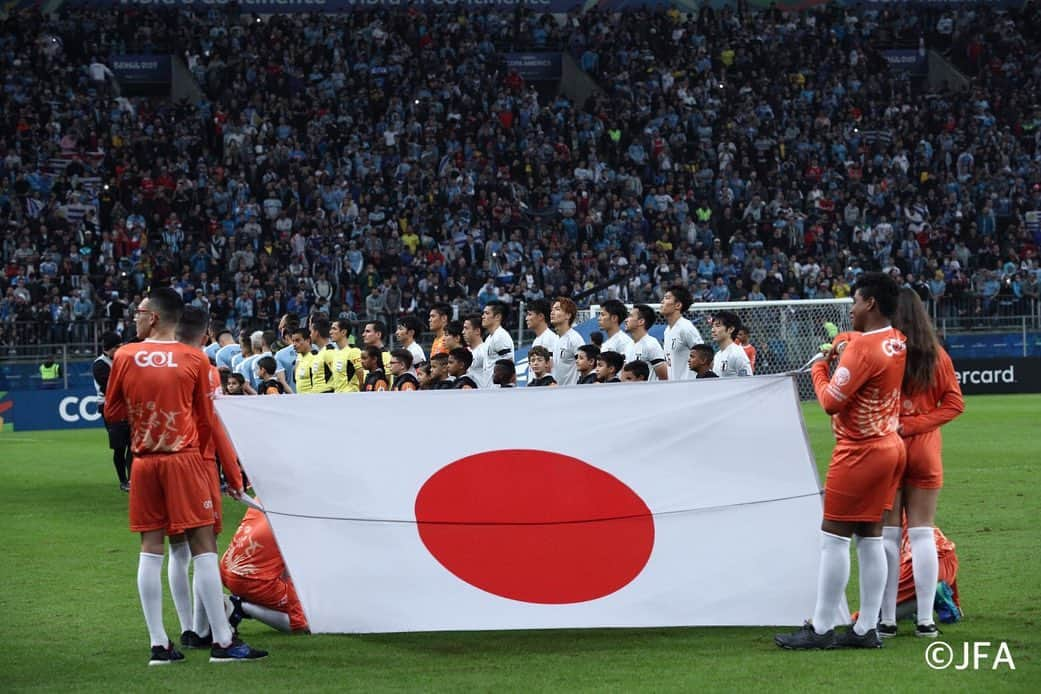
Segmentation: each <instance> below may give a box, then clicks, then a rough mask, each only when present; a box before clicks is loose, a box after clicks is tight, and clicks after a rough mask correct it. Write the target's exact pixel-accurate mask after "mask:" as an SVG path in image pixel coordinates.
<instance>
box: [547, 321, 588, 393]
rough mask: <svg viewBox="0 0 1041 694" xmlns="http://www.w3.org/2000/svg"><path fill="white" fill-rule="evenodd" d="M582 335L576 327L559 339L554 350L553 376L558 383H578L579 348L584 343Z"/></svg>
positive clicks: (563, 384)
mask: <svg viewBox="0 0 1041 694" xmlns="http://www.w3.org/2000/svg"><path fill="white" fill-rule="evenodd" d="M584 344H585V342H583V341H582V336H581V335H579V334H578V332H577V331H576V330H574V329H571V330H568V331H567V332H566V333H564V334H563V335H561V336H560V339H558V340H557V347H556V351H554V352H553V378H555V379H556V381H557V385H560V386H573V385H575V384H576V383H578V364H577V361H576V360H577V358H578V348H579V347H581V346H582V345H584Z"/></svg>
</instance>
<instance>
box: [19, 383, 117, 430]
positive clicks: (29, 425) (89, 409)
mask: <svg viewBox="0 0 1041 694" xmlns="http://www.w3.org/2000/svg"><path fill="white" fill-rule="evenodd" d="M103 426H105V423H104V421H102V418H101V413H100V412H99V411H98V397H97V393H96V392H95V391H94V389H93V388H70V389H69V390H12V391H7V392H3V391H0V432H2V431H5V430H6V431H12V430H13V431H39V430H43V429H89V428H94V427H103Z"/></svg>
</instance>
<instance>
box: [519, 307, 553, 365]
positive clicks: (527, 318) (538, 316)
mask: <svg viewBox="0 0 1041 694" xmlns="http://www.w3.org/2000/svg"><path fill="white" fill-rule="evenodd" d="M549 314H550V306H549V302H548V301H546V300H545V299H535V300H533V301H529V302H528V303H527V305H526V306H525V307H524V323H525V325H527V327H528V330H530V331H531V332H532V333H534V335H535V338H534V339H533V340H532V342H531V346H532V347H545V348H546V349H548V350H549V352H550V354H554V353H555V348H556V346H557V334H556V332H554V331H553V330H551V329H550V326H549Z"/></svg>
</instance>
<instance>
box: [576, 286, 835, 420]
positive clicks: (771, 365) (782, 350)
mask: <svg viewBox="0 0 1041 694" xmlns="http://www.w3.org/2000/svg"><path fill="white" fill-rule="evenodd" d="M852 304H853V300H852V299H849V298H846V299H804V300H798V301H729V302H719V303H699V304H693V305H691V307H690V308H689V309H688V310H687V312H686V313H685V314H684V315H686V316H687V318H689V319H690V320H691V322H692V323H694V327H696V328H697V329H698V332H700V333H701V337H702V339H704V340H705V342H707V343H710V344H711V342H712V338H711V335H710V328H711V321H712V316H713V315H714V314H716V313H718V312H720V311H733V312H734V313H736V314H737V315H738V317H739V318H740V319H741V323H742V324H743V325H744V326H746V327H747V328H748V333H749V336H750V340H751V343H752V346H753V347H755V350H756V361H755V373H757V374H776V373H785V372H788V371H795V370H796V369H799V368H800V367H802V366H803V365H804V364H805V363H806V362H807V360H809V359H810V357H812V356H813V355H814V354H816V353H817V352H818V351H819V350H820V346H821V344H823V343H825V342H830V341H831V340H830V338H829V336H828V331H827V328H826V327H825V324H826V323H832V324H834V325H835V326H836V327H837V328H838V329H839V331H846V330H850V329H851V324H850V317H849V309H850V306H851V305H852ZM648 305H649V306H650V307H651V308H653V309H654V310H655V312H656V313H657V320H656V321H655V325H654V328H653V329H652V330H651V331H650V332H651V334H652V335H654V336H655V337H656V338H658V339H659V340H661V339H662V335H663V334H664V332H665V325H666V323H665V319H664V318H662V316H661V313H660V312H658V311H659V309H660V308H661V305H660V304H648ZM627 306H630V307H631V306H632V304H627ZM599 314H600V306H599V305H593V306H590V307H589V308H588V309H584V310H580V311H579V316H578V320H577V321H576V323H581V322H584V321H592V324H591V326H590V327H591V328H592V330H596V329H597V328H596V319H597V316H598V315H599ZM797 380H798V383H799V395H800V397H802V398H803V399H804V400H810V399H813V397H814V394H813V385H812V383H811V381H810V377H809V374H805V373H804V374H800V375H799V376H798V377H797Z"/></svg>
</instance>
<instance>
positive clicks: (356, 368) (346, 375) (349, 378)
mask: <svg viewBox="0 0 1041 694" xmlns="http://www.w3.org/2000/svg"><path fill="white" fill-rule="evenodd" d="M350 337H351V322H350V321H349V320H346V319H345V318H339V319H337V320H335V321H333V322H332V324H331V325H330V326H329V340H330V343H331V344H334V345H336V351H335V353H334V354H333V357H332V367H333V392H334V393H357V392H360V391H361V389H362V386H363V384H364V382H365V379H364V377H363V373H362V368H361V350H360V349H358V348H357V347H354V346H352V345H351V342H350Z"/></svg>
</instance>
